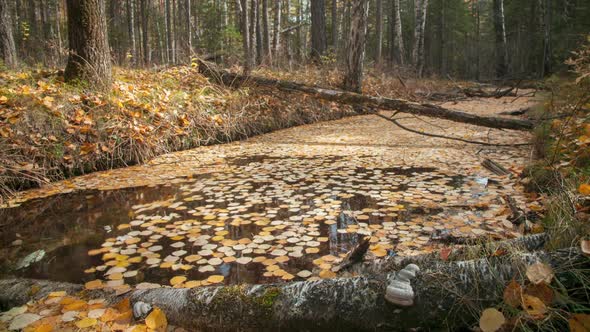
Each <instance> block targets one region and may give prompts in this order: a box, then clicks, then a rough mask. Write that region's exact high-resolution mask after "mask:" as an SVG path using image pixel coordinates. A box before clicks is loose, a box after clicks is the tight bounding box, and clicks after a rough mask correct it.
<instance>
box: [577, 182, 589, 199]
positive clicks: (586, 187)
mask: <svg viewBox="0 0 590 332" xmlns="http://www.w3.org/2000/svg"><path fill="white" fill-rule="evenodd" d="M578 191H579V192H580V194H582V195H584V196H589V195H590V184H587V183H582V184H581V185H580V186H579V187H578Z"/></svg>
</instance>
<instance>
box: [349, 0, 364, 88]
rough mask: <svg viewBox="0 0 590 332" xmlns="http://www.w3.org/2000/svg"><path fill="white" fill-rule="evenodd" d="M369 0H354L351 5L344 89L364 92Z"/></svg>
mask: <svg viewBox="0 0 590 332" xmlns="http://www.w3.org/2000/svg"><path fill="white" fill-rule="evenodd" d="M368 15H369V1H368V0H353V1H352V7H351V28H350V35H349V37H348V40H349V43H348V46H347V53H348V54H347V56H346V67H345V73H344V89H345V90H347V91H352V92H357V93H362V83H363V61H364V58H365V39H366V34H367V17H368Z"/></svg>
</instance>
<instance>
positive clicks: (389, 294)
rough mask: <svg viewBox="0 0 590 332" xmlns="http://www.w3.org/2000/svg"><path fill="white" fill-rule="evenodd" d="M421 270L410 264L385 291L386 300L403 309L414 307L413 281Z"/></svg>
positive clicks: (393, 279)
mask: <svg viewBox="0 0 590 332" xmlns="http://www.w3.org/2000/svg"><path fill="white" fill-rule="evenodd" d="M419 271H420V268H419V267H418V265H416V264H408V266H406V267H405V268H404V269H403V270H401V271H399V272H398V273H396V274H395V276H394V277H393V278H392V280H391V281H390V282H389V285H388V286H387V289H386V290H385V299H386V300H387V302H389V303H393V304H397V305H400V306H402V307H409V306H412V305H414V296H415V295H414V289H413V288H412V285H411V283H410V282H411V280H412V279H414V278H415V277H416V273H417V272H419Z"/></svg>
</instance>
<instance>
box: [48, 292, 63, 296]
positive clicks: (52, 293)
mask: <svg viewBox="0 0 590 332" xmlns="http://www.w3.org/2000/svg"><path fill="white" fill-rule="evenodd" d="M61 296H66V292H65V291H57V292H51V293H49V294H47V297H61Z"/></svg>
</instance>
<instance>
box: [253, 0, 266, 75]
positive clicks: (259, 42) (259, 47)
mask: <svg viewBox="0 0 590 332" xmlns="http://www.w3.org/2000/svg"><path fill="white" fill-rule="evenodd" d="M260 17H261V15H260V1H259V0H257V1H256V27H255V28H256V64H257V65H260V64H262V58H263V53H264V48H265V46H264V40H263V39H262V25H261V24H260V21H261V18H260Z"/></svg>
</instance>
